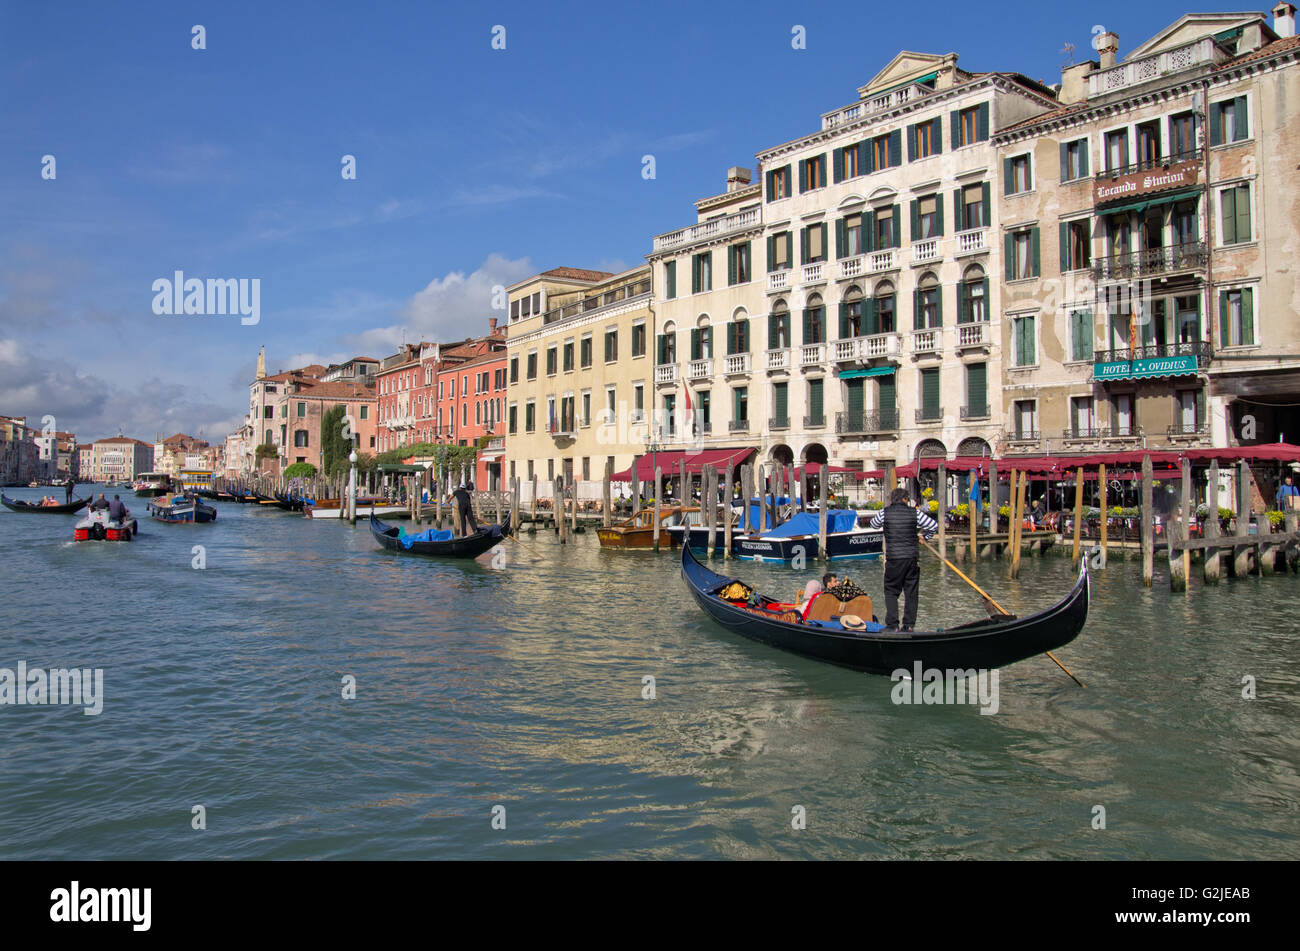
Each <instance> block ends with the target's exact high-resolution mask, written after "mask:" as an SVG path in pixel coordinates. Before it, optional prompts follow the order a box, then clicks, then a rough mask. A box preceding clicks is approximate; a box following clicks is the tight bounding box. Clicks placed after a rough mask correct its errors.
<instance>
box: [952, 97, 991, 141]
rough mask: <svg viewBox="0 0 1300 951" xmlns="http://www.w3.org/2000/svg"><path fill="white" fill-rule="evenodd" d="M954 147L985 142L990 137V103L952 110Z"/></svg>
mask: <svg viewBox="0 0 1300 951" xmlns="http://www.w3.org/2000/svg"><path fill="white" fill-rule="evenodd" d="M949 115H950V116H951V117H952V143H953V148H960V147H961V146H963V145H973V144H974V143H976V142H983V141H985V140H986V139H987V138H988V137H989V104H988V103H987V102H983V103H980V104H979V105H978V106H971V107H970V108H969V109H961V110H958V111H957V112H951V113H949Z"/></svg>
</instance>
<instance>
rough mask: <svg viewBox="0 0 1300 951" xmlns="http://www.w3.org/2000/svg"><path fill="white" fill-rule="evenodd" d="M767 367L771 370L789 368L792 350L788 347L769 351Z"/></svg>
mask: <svg viewBox="0 0 1300 951" xmlns="http://www.w3.org/2000/svg"><path fill="white" fill-rule="evenodd" d="M767 368H768V369H769V370H789V369H790V351H789V350H788V349H786V350H769V351H767Z"/></svg>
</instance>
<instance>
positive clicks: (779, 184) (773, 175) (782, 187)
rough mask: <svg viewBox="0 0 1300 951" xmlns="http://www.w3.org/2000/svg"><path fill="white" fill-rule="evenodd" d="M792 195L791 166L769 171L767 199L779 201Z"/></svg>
mask: <svg viewBox="0 0 1300 951" xmlns="http://www.w3.org/2000/svg"><path fill="white" fill-rule="evenodd" d="M789 197H790V166H789V165H786V166H784V167H782V168H774V169H772V171H770V172H768V173H767V200H768V201H778V200H779V199H782V198H789Z"/></svg>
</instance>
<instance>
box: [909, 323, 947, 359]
mask: <svg viewBox="0 0 1300 951" xmlns="http://www.w3.org/2000/svg"><path fill="white" fill-rule="evenodd" d="M942 335H943V330H942V328H939V327H935V328H934V329H932V330H913V331H912V352H913V353H938V352H939V351H940V350H941V349H942V348H943V337H942Z"/></svg>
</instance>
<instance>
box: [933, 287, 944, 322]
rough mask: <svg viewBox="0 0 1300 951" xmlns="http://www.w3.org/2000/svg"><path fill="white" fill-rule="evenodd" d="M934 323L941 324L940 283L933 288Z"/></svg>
mask: <svg viewBox="0 0 1300 951" xmlns="http://www.w3.org/2000/svg"><path fill="white" fill-rule="evenodd" d="M934 325H935V326H936V327H942V326H943V285H942V284H940V285H938V286H937V287H936V288H935V289H934Z"/></svg>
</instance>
